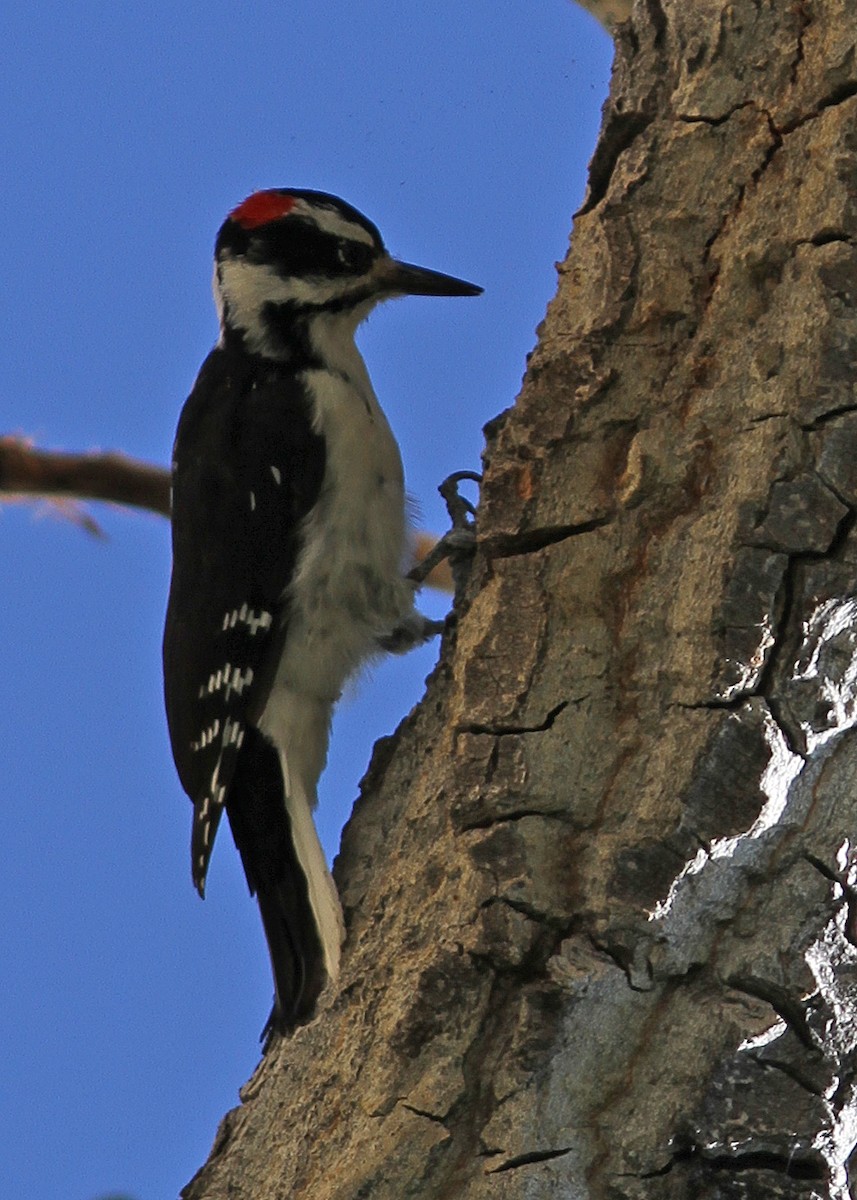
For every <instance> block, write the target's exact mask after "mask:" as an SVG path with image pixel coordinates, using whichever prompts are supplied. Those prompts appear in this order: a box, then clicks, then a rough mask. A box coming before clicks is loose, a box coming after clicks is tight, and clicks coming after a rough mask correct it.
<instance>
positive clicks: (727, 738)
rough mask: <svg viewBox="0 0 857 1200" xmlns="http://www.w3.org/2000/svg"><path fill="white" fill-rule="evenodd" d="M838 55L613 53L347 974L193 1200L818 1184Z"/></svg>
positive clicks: (830, 1189) (377, 1198)
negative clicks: (563, 241) (550, 298)
mask: <svg viewBox="0 0 857 1200" xmlns="http://www.w3.org/2000/svg"><path fill="white" fill-rule="evenodd" d="M855 34H857V19H855V11H854V5H853V0H852V2H851V3H848V2H846V0H817V2H816V0H803V2H800V0H798V2H796V3H793V4H791V3H790V4H779V5H776V4H773V3H770V2H769V0H759V2H756V3H753V2H752V0H733V2H732V3H731V4H729V5H725V4H722V3H714V2H713V0H673V2H671V3H666V4H665V5H664V6H663V7H661V6H660V5H659V4H658V0H647V3H642V4H638V6H637V8H636V10H635V14H634V17H633V19H632V21H631V22H630V24H629V25H627V26H626V27H624V28H623V29H622V30H621V31H620V34H619V40H618V46H617V59H616V67H615V71H614V78H613V86H612V93H611V97H610V101H609V103H608V105H607V108H606V115H605V122H604V129H603V132H602V135H601V139H600V142H599V145H598V148H597V150H596V152H595V156H594V159H593V162H592V168H591V177H590V189H589V195H588V198H587V200H586V203H585V205H584V207H583V209H582V211H581V213H579V214H578V216H577V219H576V221H575V227H574V235H573V238H572V243H571V249H570V252H569V255H568V258H567V260H566V261H565V263H564V264H563V265H562V267H561V271H560V287H559V292H558V295H557V297H556V299H555V300H554V302H553V303H552V305H551V307H550V310H549V312H548V315H547V319H546V320H545V323H544V325H543V327H542V330H541V338H540V342H539V345H538V348H537V350H536V351H535V353H534V355H533V356H532V359H531V361H530V364H529V370H528V374H527V378H526V381H525V385H524V388H523V391H522V394H521V396H520V398H519V400H518V402H517V404H516V406H515V408H514V409H512V410H510V411H509V412H507V413H505V414H504V415H503V416H502V417H500V418H499V419H498V420H497V421H495V422H494V423H493V425H492V427H491V428H490V429H489V441H488V449H487V454H486V471H485V480H484V486H483V495H482V504H481V508H480V513H479V549H478V553H477V555H476V558H475V561H474V566H473V571H472V574H471V577H470V582H469V585H468V589H467V594H466V596H465V597H464V598H463V600H462V602H461V603H460V604H459V608H458V623H457V628H456V630H455V631H454V632H453V633H451V634H450V636H448V637H447V638H446V639H445V644H444V647H443V652H442V658H441V663H440V665H439V667H438V669H437V670H436V672H435V673H434V675H433V677H432V679H431V681H430V684H429V688H428V694H427V696H426V698H425V700H424V701H423V703H422V704H421V705H420V707H419V708H418V709H417V710H416V711H415V713H414V714H412V715H411V716H410V717H409V718H408V719H407V720H406V721H405V722H404V724H403V726H402V728H401V729H400V730H399V732H398V734H397V735H396V738H395V739H390V740H388V741H387V742H385V743H382V744H381V745H379V747H378V748H377V750H376V753H375V758H374V761H373V764H372V767H371V770H370V772H369V775H368V777H367V779H366V781H365V782H364V789H363V797H362V799H361V800H360V802H359V803H358V805H357V808H356V810H355V813H354V816H353V818H352V820H351V822H350V824H349V826H348V828H347V830H346V832H345V835H344V840H343V847H342V853H341V855H340V857H339V860H338V863H337V869H336V874H337V879H338V883H339V886H340V889H341V891H342V895H343V901H344V905H345V910H346V916H347V922H348V944H347V947H346V952H345V962H344V973H343V978H342V986H341V990H340V991H339V992H338V993H337V994H336V995H334V996H332V997H330V998H329V1000H328V1003H327V1005H326V1007H325V1009H324V1010H323V1011H322V1013H321V1015H320V1017H319V1019H318V1020H317V1021H316V1022H314V1024H312V1025H311V1026H309V1027H308V1028H305V1029H302V1030H300V1031H299V1032H298V1033H297V1034H296V1035H295V1036H294V1037H293V1038H292V1039H291V1040H289V1041H286V1042H284V1043H282V1045H281V1046H280V1047H279V1049H278V1050H277V1051H276V1052H275V1053H273V1054H272V1055H270V1056H269V1057H268V1058H267V1059H266V1060H265V1061H264V1062H263V1064H262V1065H261V1066H260V1068H259V1070H258V1071H257V1073H256V1075H255V1076H254V1078H253V1080H252V1081H251V1082H250V1084H248V1086H247V1088H246V1089H245V1093H244V1096H243V1100H244V1103H243V1105H242V1106H241V1107H240V1108H238V1109H236V1110H235V1111H234V1112H232V1113H230V1114H229V1115H228V1116H227V1117H226V1118H225V1120H224V1122H223V1125H222V1127H221V1130H220V1132H219V1135H218V1138H217V1142H216V1144H215V1147H214V1149H213V1151H212V1156H211V1159H210V1161H209V1163H208V1164H207V1165H206V1166H205V1167H204V1168H203V1170H202V1171H201V1172H200V1174H199V1175H198V1176H197V1177H196V1179H195V1180H194V1181H193V1182H192V1183H191V1184H190V1185H188V1188H187V1189H186V1191H185V1193H184V1195H185V1197H186V1198H187V1200H203V1198H205V1200H220V1198H223V1200H225V1198H226V1197H230V1198H232V1200H238V1198H242V1200H243V1198H247V1200H250V1198H251V1197H252V1198H253V1200H260V1198H267V1197H283V1198H285V1197H288V1198H289V1200H292V1198H300V1197H312V1200H403V1198H406V1197H414V1198H417V1197H418V1198H419V1200H441V1198H443V1200H482V1198H483V1197H491V1198H492V1200H494V1198H498V1200H507V1198H508V1200H511V1198H516V1200H517V1198H519V1197H520V1198H521V1200H524V1198H527V1200H542V1198H545V1200H547V1198H549V1197H556V1198H558V1200H559V1198H561V1200H575V1198H589V1197H605V1198H610V1200H620V1198H621V1200H626V1198H628V1200H630V1198H634V1200H638V1198H640V1200H641V1198H643V1197H645V1198H647V1200H648V1198H654V1197H657V1198H661V1197H675V1198H684V1197H687V1198H693V1200H697V1198H707V1197H727V1196H728V1197H739V1196H740V1197H780V1196H782V1197H785V1196H788V1197H793V1196H801V1197H809V1196H816V1197H840V1198H842V1200H845V1198H846V1197H847V1196H848V1194H849V1193H848V1185H847V1172H848V1159H849V1156H850V1155H851V1152H852V1149H853V1147H854V1144H855V1140H857V1121H855V1117H857V1090H855V1066H857V1058H855V1043H857V986H855V983H854V980H855V967H857V951H855V949H854V944H853V943H854V941H855V940H857V932H855V925H857V915H855V914H857V908H855V893H854V892H853V891H852V890H851V888H850V882H849V880H850V876H851V874H852V862H851V845H852V838H853V837H854V832H855V829H857V813H855V809H857V797H855V783H857V779H855V776H857V742H855V740H854V739H853V738H852V737H850V736H848V735H847V733H848V730H849V729H850V728H851V726H852V725H853V724H855V723H857V586H855V583H856V582H857V580H855V577H857V531H855V520H854V512H855V509H857V397H855V390H854V380H855V373H857V368H855V361H857V305H855V298H857V244H855V226H857V221H855V205H857V132H855V131H857V62H855Z"/></svg>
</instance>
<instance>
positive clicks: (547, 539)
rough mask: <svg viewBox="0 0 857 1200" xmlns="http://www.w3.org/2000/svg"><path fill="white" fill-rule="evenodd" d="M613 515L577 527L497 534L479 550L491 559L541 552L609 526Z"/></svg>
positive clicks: (595, 518)
mask: <svg viewBox="0 0 857 1200" xmlns="http://www.w3.org/2000/svg"><path fill="white" fill-rule="evenodd" d="M613 517H614V514H613V513H609V514H606V515H604V516H601V517H593V518H592V519H591V520H589V521H581V522H580V523H579V524H577V525H544V526H542V527H541V528H540V529H525V530H522V531H521V532H520V533H506V534H497V535H495V536H493V537H489V538H485V539H484V541H482V542H481V548H482V549H484V551H485V553H486V554H487V555H488V556H489V557H492V558H512V557H514V556H515V555H518V554H533V553H535V552H536V551H538V550H543V549H544V548H545V546H553V545H555V544H556V543H557V542H564V541H565V540H566V538H571V537H577V536H578V535H579V534H581V533H592V532H593V530H595V529H601V528H603V526H605V525H609V524H610V522H611V521H612V520H613Z"/></svg>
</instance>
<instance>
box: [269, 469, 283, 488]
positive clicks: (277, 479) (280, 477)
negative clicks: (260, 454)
mask: <svg viewBox="0 0 857 1200" xmlns="http://www.w3.org/2000/svg"><path fill="white" fill-rule="evenodd" d="M271 474H272V475H273V476H274V483H275V484H276V485H277V487H279V486H280V484H281V483H282V482H283V475H282V472H281V471H280V468H279V467H275V466H274V465H273V464H272V465H271Z"/></svg>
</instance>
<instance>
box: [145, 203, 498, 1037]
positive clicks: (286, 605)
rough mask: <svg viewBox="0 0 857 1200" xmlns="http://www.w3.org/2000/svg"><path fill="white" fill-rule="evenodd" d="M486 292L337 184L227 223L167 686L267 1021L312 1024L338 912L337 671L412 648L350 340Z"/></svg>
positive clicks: (369, 400) (397, 534)
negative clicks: (384, 319)
mask: <svg viewBox="0 0 857 1200" xmlns="http://www.w3.org/2000/svg"><path fill="white" fill-rule="evenodd" d="M480 291H481V288H478V287H475V286H474V285H473V284H470V283H465V282H463V281H462V280H460V279H454V278H452V277H451V276H449V275H441V274H438V273H437V272H434V271H427V270H424V269H423V268H421V267H415V266H411V265H410V264H408V263H403V262H397V261H396V260H395V259H393V258H391V257H390V255H389V254H388V253H387V251H386V250H385V249H384V245H383V242H382V241H381V236H380V234H379V233H378V230H377V229H376V228H375V226H374V225H373V224H372V223H371V222H370V221H368V220H367V219H366V218H365V217H364V216H362V215H361V214H360V213H359V212H357V211H356V209H354V208H352V207H351V206H350V205H348V204H346V203H344V202H343V201H342V200H338V199H336V198H335V197H334V196H329V195H326V194H325V193H323V192H315V191H302V190H293V189H290V188H288V189H287V188H282V189H281V188H275V189H271V190H267V191H261V192H256V193H254V194H253V195H252V196H250V197H249V198H248V199H246V200H245V201H244V202H243V203H242V204H239V205H238V207H237V208H236V209H234V210H233V212H231V213H230V215H229V217H228V218H227V220H226V221H225V222H224V224H223V225H222V227H221V229H220V232H219V234H218V236H217V243H216V247H215V269H214V296H215V301H216V304H217V309H218V313H219V317H220V339H219V341H218V343H217V345H216V346H215V348H214V349H213V350H212V351H211V353H210V354H209V356H208V358H207V359H206V361H205V363H204V364H203V366H202V369H201V371H200V373H199V376H198V378H197V380H196V383H195V385H194V388H193V391H192V392H191V395H190V397H189V399H188V400H187V403H186V404H185V406H184V409H183V411H182V414H181V418H180V420H179V425H178V431H177V433H176V440H175V447H174V453H173V476H172V486H173V492H172V505H173V512H172V530H173V570H172V582H171V586H170V598H169V606H168V610H167V618H166V629H165V632H164V690H165V696H166V709H167V718H168V723H169V729H170V737H171V740H172V748H173V755H174V758H175V762H176V767H177V769H178V773H179V777H180V779H181V782H182V786H183V787H184V789H185V791H186V792H187V793H188V795H189V796H190V798H191V800H192V801H193V805H194V815H193V832H192V837H191V857H192V871H193V880H194V883H195V885H196V888H197V890H198V891H199V893H200V895H203V894H204V889H205V879H206V873H207V871H208V864H209V858H210V856H211V851H212V846H213V844H214V837H215V834H216V832H217V827H218V823H219V821H220V817H221V814H222V812H223V810H224V808H225V809H226V814H227V817H228V819H229V824H230V826H231V828H232V834H233V837H234V839H235V844H236V846H237V847H238V850H239V852H240V855H241V859H242V863H243V866H244V871H245V873H246V876H247V882H248V884H249V886H250V890H251V892H252V893H254V894H255V896H256V898H257V901H258V904H259V910H260V913H261V916H262V923H263V925H264V929H265V936H266V939H267V942H268V948H269V952H270V956H271V965H272V969H273V976H274V985H275V1000H274V1009H273V1012H272V1015H271V1020H270V1022H269V1029H270V1030H272V1031H274V1032H286V1031H288V1030H289V1029H291V1028H292V1027H293V1026H295V1025H297V1024H300V1023H302V1022H305V1021H307V1020H309V1019H310V1018H311V1016H312V1015H313V1012H314V1009H315V1005H316V1001H317V1000H318V997H319V995H320V993H321V991H322V989H323V988H324V986H325V984H326V983H327V981H328V980H332V979H335V978H336V975H337V971H338V966H339V957H340V947H341V943H342V939H343V924H342V914H341V909H340V904H339V899H338V896H337V893H336V888H335V885H334V883H333V880H332V878H331V875H330V872H329V871H328V868H327V864H326V862H325V858H324V854H323V852H322V849H321V846H320V844H319V840H318V836H317V834H316V831H315V826H314V823H313V819H312V809H313V807H314V805H315V803H316V785H317V782H318V778H319V776H320V774H321V771H322V769H323V767H324V763H325V759H326V756H327V745H328V731H329V726H330V718H331V713H332V710H333V706H334V704H335V703H336V701H337V699H338V698H339V695H340V692H341V691H342V687H343V684H344V683H345V681H346V680H347V679H348V677H349V676H350V675H352V674H353V673H354V672H355V671H356V670H357V669H358V668H359V667H360V665H361V664H362V663H363V662H365V661H366V659H367V658H369V657H370V656H372V654H373V653H376V652H378V650H379V647H381V646H384V645H387V646H392V645H395V646H398V647H401V646H403V645H407V644H408V643H411V644H413V643H416V642H418V641H420V640H421V639H422V638H424V637H425V636H426V633H427V631H428V630H429V628H430V627H429V623H427V622H425V620H424V619H423V618H422V617H420V615H419V614H418V613H417V611H416V610H415V608H414V595H413V592H414V588H413V585H412V584H411V583H410V582H408V581H407V580H406V579H405V577H404V574H403V571H404V570H405V569H406V568H407V565H408V563H407V560H408V528H407V520H406V508H405V490H404V482H403V474H402V462H401V457H400V454H399V449H398V446H397V444H396V441H395V439H394V437H393V434H392V432H391V430H390V426H389V425H388V423H387V419H386V417H385V416H384V413H383V412H382V410H381V408H380V405H379V404H378V401H377V399H376V397H375V393H374V392H373V390H372V384H371V383H370V381H369V376H368V374H367V371H366V366H365V364H364V362H363V359H362V357H361V356H360V353H359V351H358V350H357V348H356V346H355V344H354V334H355V331H356V329H357V326H358V325H359V324H360V322H361V321H362V320H363V319H364V318H365V317H366V316H367V315H368V313H369V311H370V310H371V309H372V308H373V306H374V305H375V304H377V303H378V302H379V301H381V300H386V299H388V298H390V297H392V296H399V295H404V294H413V295H424V296H475V295H478V294H479V292H480Z"/></svg>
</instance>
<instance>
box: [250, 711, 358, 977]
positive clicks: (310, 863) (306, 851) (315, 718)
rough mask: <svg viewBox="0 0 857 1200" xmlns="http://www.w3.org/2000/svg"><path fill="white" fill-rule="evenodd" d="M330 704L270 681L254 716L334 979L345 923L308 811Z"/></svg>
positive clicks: (324, 753)
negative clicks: (272, 763) (272, 760)
mask: <svg viewBox="0 0 857 1200" xmlns="http://www.w3.org/2000/svg"><path fill="white" fill-rule="evenodd" d="M332 708H333V705H332V703H331V702H330V701H327V700H319V699H318V698H317V697H315V696H307V695H304V694H302V693H300V692H295V691H292V690H291V689H287V688H276V687H275V689H274V690H273V691H272V693H271V695H270V696H269V698H268V702H267V704H266V705H265V710H264V712H263V713H262V716H261V718H260V720H259V729H260V731H261V732H262V733H264V734H265V735H266V736H268V737H269V738H271V740H272V741H273V743H274V745H275V746H277V747H278V748H279V756H280V766H281V768H282V772H283V783H284V787H285V804H286V812H287V813H288V815H289V822H290V824H291V830H292V841H293V843H294V847H295V854H296V856H297V859H298V862H299V863H300V866H301V870H302V871H303V873H304V877H305V878H306V882H307V892H308V894H309V903H310V907H311V909H312V912H313V916H314V918H315V922H316V927H317V929H318V933H319V937H320V939H321V944H322V953H323V955H324V966H325V970H326V972H327V976H328V979H329V980H330V981H332V982H333V981H335V980H336V979H337V978H338V976H339V962H340V957H341V948H342V943H343V941H344V940H345V925H344V922H343V919H342V906H341V904H340V903H339V894H338V892H337V890H336V884H335V883H334V882H333V877H332V875H331V874H330V871H329V869H328V866H327V861H326V859H325V857H324V851H323V850H322V848H321V842H320V841H319V838H318V833H317V832H316V828H315V822H314V821H313V817H312V813H313V809H314V808H315V806H316V804H317V802H318V797H317V794H316V785H317V783H318V779H319V776H320V775H321V772H322V770H323V768H324V763H325V759H326V758H327V742H328V733H329V728H330V715H331V710H332Z"/></svg>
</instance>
